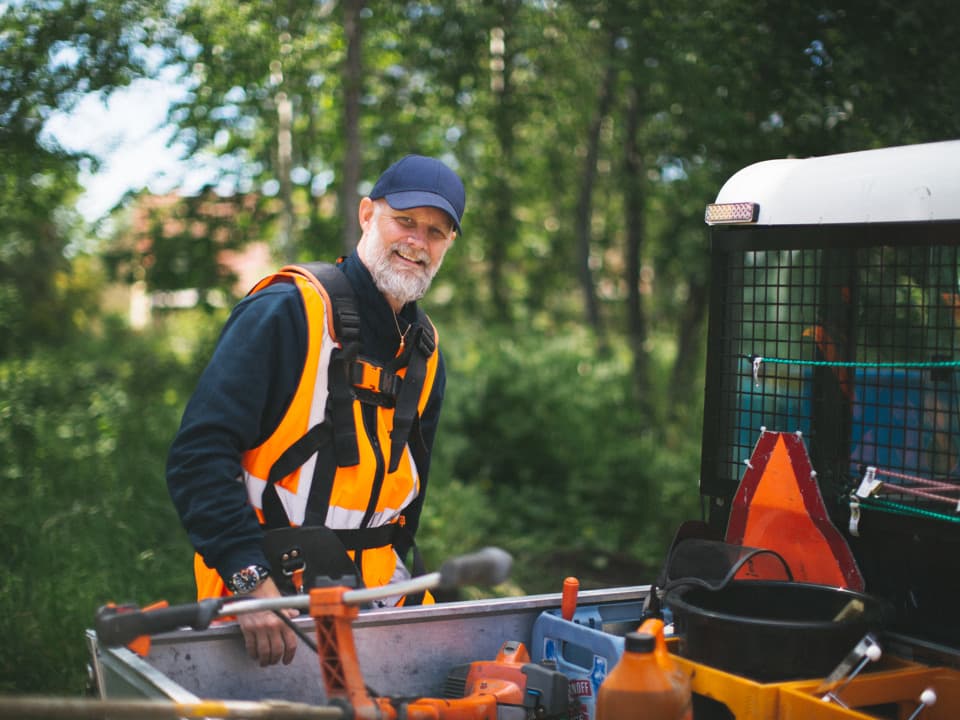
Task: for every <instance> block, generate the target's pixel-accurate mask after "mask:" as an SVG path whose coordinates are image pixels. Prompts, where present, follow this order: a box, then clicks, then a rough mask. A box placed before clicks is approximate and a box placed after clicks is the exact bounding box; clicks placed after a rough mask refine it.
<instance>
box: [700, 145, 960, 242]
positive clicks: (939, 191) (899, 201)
mask: <svg viewBox="0 0 960 720" xmlns="http://www.w3.org/2000/svg"><path fill="white" fill-rule="evenodd" d="M716 202H717V203H755V204H757V205H759V214H758V215H757V217H756V221H755V222H753V223H751V224H753V225H818V224H828V223H892V222H911V221H912V222H917V221H934V220H956V219H960V140H950V141H946V142H937V143H926V144H922V145H905V146H902V147H892V148H884V149H880V150H864V151H861V152H852V153H844V154H840V155H827V156H823V157H811V158H806V159H798V160H768V161H765V162H759V163H756V164H754V165H749V166H747V167H746V168H744V169H743V170H740V171H739V172H737V173H736V174H735V175H733V176H732V177H731V178H730V179H729V180H727V182H726V183H725V184H724V186H723V187H722V188H721V189H720V192H719V194H718V195H717V200H716Z"/></svg>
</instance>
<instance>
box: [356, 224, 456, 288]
mask: <svg viewBox="0 0 960 720" xmlns="http://www.w3.org/2000/svg"><path fill="white" fill-rule="evenodd" d="M366 241H367V243H368V251H369V252H368V253H367V255H368V258H369V261H370V262H369V267H368V268H367V269H368V270H369V271H370V275H372V276H373V282H374V284H375V285H376V286H377V289H378V290H379V291H380V292H382V293H383V294H384V295H386V296H387V297H388V298H392V299H393V300H395V301H396V302H398V303H400V305H401V306H403V305H406V304H407V303H409V302H414V301H415V300H419V299H420V298H422V297H423V296H424V295H426V293H427V290H429V289H430V283H431V282H433V278H434V276H435V275H436V274H437V271H438V270H439V269H440V265H441V264H442V262H443V260H442V259H441V260H440V262H438V263H436V264H435V265H431V264H430V256H429V254H428V253H427V252H426V251H418V250H414V249H413V248H411V247H409V246H407V247H404V244H403V243H394V244H393V245H390V246H387V245H386V244H385V243H384V241H383V238H382V237H381V236H380V230H379V229H378V228H377V225H376V223H371V225H370V229H368V230H367V237H366ZM397 248H403V249H404V255H405V256H407V257H413V258H414V259H416V260H418V261H421V262H424V263H426V265H424V266H422V267H417V268H410V270H409V271H403V270H400V271H398V270H397V269H396V268H395V267H394V265H393V263H392V255H393V252H394V250H395V249H397Z"/></svg>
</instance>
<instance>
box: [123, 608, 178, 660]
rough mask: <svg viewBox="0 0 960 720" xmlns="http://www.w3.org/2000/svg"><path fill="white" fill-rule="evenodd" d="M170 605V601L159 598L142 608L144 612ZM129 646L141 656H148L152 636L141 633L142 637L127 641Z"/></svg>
mask: <svg viewBox="0 0 960 720" xmlns="http://www.w3.org/2000/svg"><path fill="white" fill-rule="evenodd" d="M169 606H170V603H168V602H167V601H166V600H158V601H157V602H155V603H151V604H150V605H147V606H146V607H144V608H141V610H143V611H144V612H149V611H151V610H158V609H160V608H165V607H169ZM127 647H128V648H130V649H131V650H132V651H133V652H135V653H136V654H137V655H139V656H140V657H146V656H147V655H149V654H150V636H149V635H141V636H140V637H137V638H134V639H133V640H131V641H130V642H129V643H127Z"/></svg>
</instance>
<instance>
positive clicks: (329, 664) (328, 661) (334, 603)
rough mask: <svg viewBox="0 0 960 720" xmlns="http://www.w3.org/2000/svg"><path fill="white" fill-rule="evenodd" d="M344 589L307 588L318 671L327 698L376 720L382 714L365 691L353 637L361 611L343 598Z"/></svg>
mask: <svg viewBox="0 0 960 720" xmlns="http://www.w3.org/2000/svg"><path fill="white" fill-rule="evenodd" d="M347 590H348V588H346V587H342V586H337V587H323V588H313V589H312V590H310V617H312V618H313V621H314V625H315V626H316V631H317V657H318V658H319V660H320V672H321V675H322V676H323V682H324V686H325V687H326V691H327V698H328V699H331V700H334V699H337V700H343V701H346V702H348V703H349V704H350V706H351V708H352V709H353V712H354V717H356V718H360V719H362V720H377V719H378V718H381V717H384V715H383V713H382V711H381V708H380V707H379V706H378V704H377V703H375V702H374V701H373V699H372V698H371V697H370V695H369V694H368V693H367V687H366V684H365V683H364V681H363V675H362V673H361V672H360V661H359V660H358V659H357V646H356V643H355V642H354V639H353V621H354V619H355V618H356V617H357V615H359V614H360V610H359V608H357V607H356V606H354V605H347V604H346V603H345V602H344V601H343V594H344V593H345V592H347Z"/></svg>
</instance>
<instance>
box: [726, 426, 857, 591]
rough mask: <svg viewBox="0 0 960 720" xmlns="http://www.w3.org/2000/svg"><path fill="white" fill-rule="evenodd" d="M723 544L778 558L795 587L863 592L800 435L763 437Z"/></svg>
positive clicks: (740, 489)
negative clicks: (764, 551) (807, 585)
mask: <svg viewBox="0 0 960 720" xmlns="http://www.w3.org/2000/svg"><path fill="white" fill-rule="evenodd" d="M725 539H726V542H728V543H730V544H731V545H742V546H745V547H754V548H765V549H768V550H773V551H775V552H777V553H779V554H780V555H781V556H782V557H783V559H784V560H786V562H787V565H789V566H790V570H791V572H792V573H793V579H794V580H796V581H799V582H810V583H817V584H820V585H830V586H833V587H841V588H848V589H850V590H857V591H862V590H863V589H864V580H863V575H862V574H861V573H860V569H859V568H858V567H857V563H856V560H855V559H854V557H853V553H852V552H851V550H850V546H849V545H847V542H846V540H845V539H844V537H843V535H841V534H840V532H839V531H838V530H837V528H836V527H834V525H833V523H831V522H830V518H829V516H828V515H827V509H826V506H825V505H824V503H823V496H822V495H821V494H820V487H819V486H818V485H817V481H816V475H815V473H814V472H813V468H812V467H811V466H810V458H809V456H808V455H807V450H806V447H805V446H804V444H803V440H802V438H801V437H800V435H799V434H796V433H781V432H769V431H766V430H764V431H762V433H761V435H760V439H759V440H758V441H757V445H756V447H755V448H754V450H753V455H752V456H751V457H750V462H749V463H748V465H747V471H746V472H745V473H744V475H743V479H742V480H741V481H740V485H739V487H738V488H737V493H736V495H735V496H734V500H733V506H732V507H731V509H730V519H729V521H728V523H727V536H726V538H725ZM745 569H746V568H745ZM751 577H754V578H755V577H756V574H753V575H751ZM775 579H781V578H780V577H777V578H775Z"/></svg>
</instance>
